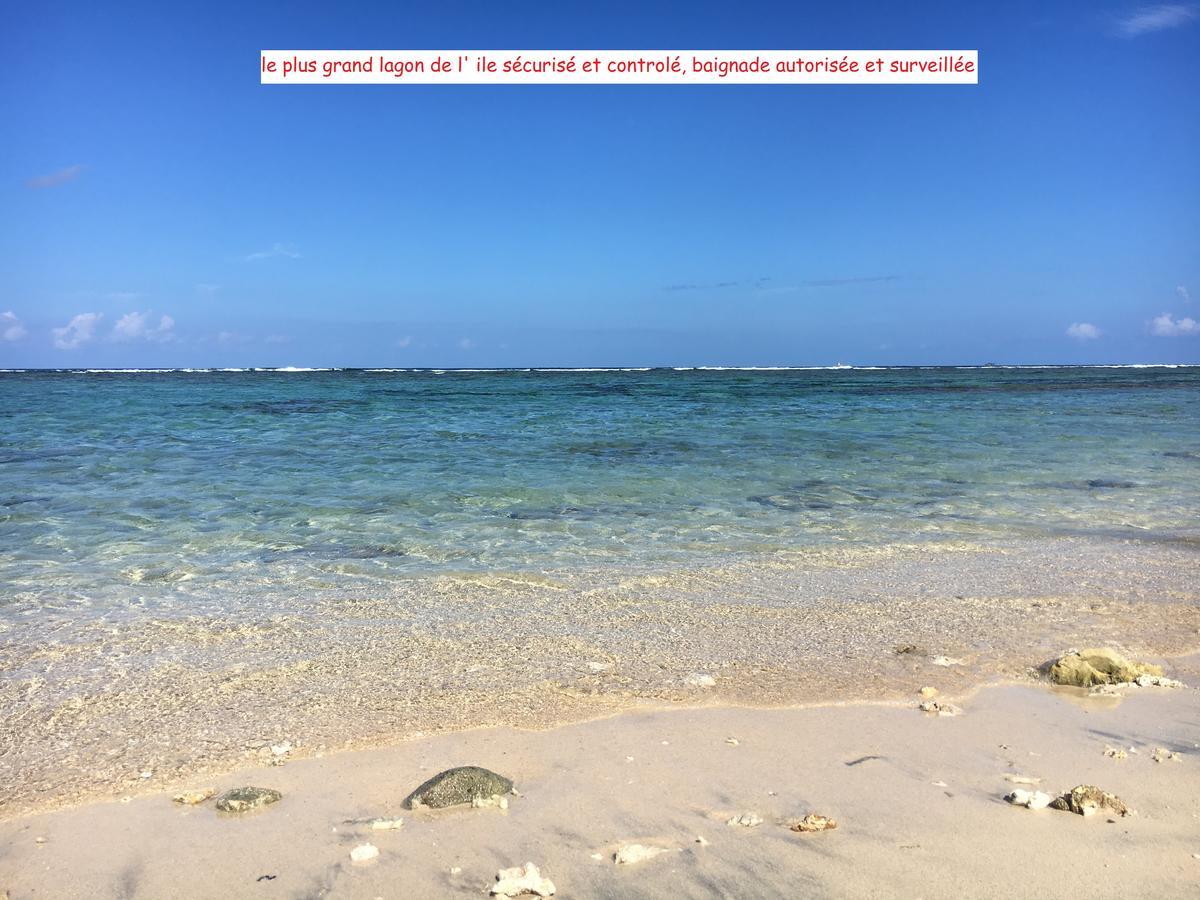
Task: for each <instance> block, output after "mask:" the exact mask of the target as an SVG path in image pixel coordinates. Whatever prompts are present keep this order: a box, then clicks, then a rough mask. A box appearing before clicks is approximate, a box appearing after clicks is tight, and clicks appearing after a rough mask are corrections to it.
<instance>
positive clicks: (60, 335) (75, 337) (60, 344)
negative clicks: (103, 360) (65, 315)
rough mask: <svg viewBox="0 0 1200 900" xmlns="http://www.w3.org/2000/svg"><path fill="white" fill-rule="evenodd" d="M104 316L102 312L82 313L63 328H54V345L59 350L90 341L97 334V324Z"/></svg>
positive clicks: (72, 347)
mask: <svg viewBox="0 0 1200 900" xmlns="http://www.w3.org/2000/svg"><path fill="white" fill-rule="evenodd" d="M102 318H104V316H103V315H102V314H100V313H94V312H86V313H80V314H79V315H77V316H75V317H74V318H72V319H71V321H70V322H68V323H67V324H66V325H64V326H63V327H62V328H55V329H53V331H52V334H53V335H54V346H55V347H57V348H58V349H59V350H74V349H76V348H77V347H82V346H83V345H84V344H86V343H89V342H90V341H91V340H92V339H93V338H94V337H95V336H96V326H97V325H98V324H99V323H100V320H101V319H102Z"/></svg>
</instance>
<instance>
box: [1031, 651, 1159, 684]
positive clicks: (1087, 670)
mask: <svg viewBox="0 0 1200 900" xmlns="http://www.w3.org/2000/svg"><path fill="white" fill-rule="evenodd" d="M1162 673H1163V670H1162V667H1161V666H1153V665H1149V664H1148V663H1136V662H1131V661H1129V660H1128V659H1126V658H1125V657H1124V656H1122V655H1121V654H1120V653H1118V652H1117V651H1116V650H1109V649H1107V648H1095V647H1093V648H1091V649H1088V650H1080V651H1079V652H1078V653H1068V654H1067V655H1066V656H1064V657H1063V658H1062V659H1060V660H1059V661H1058V662H1056V663H1055V664H1054V665H1052V666H1051V667H1050V680H1051V681H1053V682H1054V683H1056V684H1071V685H1075V686H1076V687H1091V686H1093V685H1096V684H1121V683H1124V682H1130V681H1137V679H1138V678H1139V677H1140V676H1142V675H1159V676H1161V675H1162Z"/></svg>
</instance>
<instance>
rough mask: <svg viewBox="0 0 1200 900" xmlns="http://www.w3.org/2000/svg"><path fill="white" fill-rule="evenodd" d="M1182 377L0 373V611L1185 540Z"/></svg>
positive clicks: (1193, 472) (1190, 505) (1186, 435)
mask: <svg viewBox="0 0 1200 900" xmlns="http://www.w3.org/2000/svg"><path fill="white" fill-rule="evenodd" d="M1198 398H1200V368H1166V367H1164V368H1021V369H1009V368H974V369H966V368H961V369H951V368H935V369H883V370H878V369H876V370H862V369H853V370H845V369H839V370H770V371H746V370H732V371H731V370H720V371H709V370H688V371H678V370H636V371H635V370H621V371H616V370H606V371H536V370H535V371H473V372H462V371H447V372H433V371H395V370H388V371H382V370H353V371H351V370H347V371H302V372H296V371H234V372H218V371H201V372H136V373H122V372H81V371H56V372H5V373H0V615H3V616H18V615H28V614H30V613H31V612H33V611H36V610H46V609H56V610H62V611H70V610H74V611H79V612H86V611H89V610H90V611H92V613H95V612H97V611H103V612H104V613H105V614H107V613H109V612H111V611H113V610H117V609H131V610H137V609H139V608H146V607H154V608H181V609H186V608H188V606H189V604H220V603H225V602H233V600H232V598H243V599H246V598H249V599H248V602H253V603H255V604H260V605H262V606H263V607H286V606H288V605H289V604H296V603H303V602H304V598H305V597H310V596H312V594H313V592H322V591H334V592H341V593H346V592H350V593H356V594H363V595H375V594H382V593H385V592H386V591H387V590H388V586H389V583H394V581H395V580H396V579H403V578H409V577H411V576H414V575H420V574H427V573H431V572H434V573H436V572H461V571H464V570H468V571H469V570H484V569H489V570H496V569H499V570H505V571H514V570H515V571H529V570H549V569H562V568H572V567H598V566H610V565H618V566H630V567H637V568H646V567H651V568H653V567H681V566H683V567H686V566H692V565H703V564H706V563H708V562H710V561H713V560H717V559H724V558H727V557H729V556H731V555H745V554H756V553H758V554H761V553H772V552H776V551H780V550H796V549H803V548H805V547H819V546H824V545H829V544H853V545H872V544H883V543H888V542H894V541H905V542H911V541H914V540H916V541H924V540H929V541H938V540H948V539H949V540H961V539H966V540H978V541H991V540H1002V539H1007V538H1029V537H1034V538H1037V537H1043V536H1055V535H1064V534H1096V535H1112V536H1126V537H1127V536H1137V537H1143V538H1146V539H1150V540H1167V541H1182V542H1185V543H1187V542H1197V541H1200V412H1198V410H1197V399H1198Z"/></svg>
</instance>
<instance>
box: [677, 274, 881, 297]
mask: <svg viewBox="0 0 1200 900" xmlns="http://www.w3.org/2000/svg"><path fill="white" fill-rule="evenodd" d="M900 277H901V276H899V275H865V276H855V277H852V278H811V279H808V280H806V281H798V282H796V283H795V284H782V285H772V284H771V279H770V278H750V279H743V280H741V281H712V282H690V281H689V282H684V283H682V284H668V285H664V286H663V290H664V291H717V290H725V289H728V288H748V289H750V290H755V291H764V292H768V293H773V294H777V293H783V292H786V291H798V290H800V289H801V288H827V287H841V286H842V285H846V284H875V283H879V282H883V281H896V280H898V279H899V278H900Z"/></svg>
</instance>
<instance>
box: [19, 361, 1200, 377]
mask: <svg viewBox="0 0 1200 900" xmlns="http://www.w3.org/2000/svg"><path fill="white" fill-rule="evenodd" d="M1190 368H1200V363H1165V362H1153V363H899V364H893V365H852V364H848V363H845V364H843V363H838V364H836V365H831V366H765V365H748V366H718V365H694V366H667V365H662V366H533V365H527V366H20V367H12V368H0V374H21V373H37V372H62V373H83V374H89V373H91V374H122V373H125V374H139V373H143V374H172V373H174V374H189V373H191V374H199V373H218V372H224V373H229V374H234V373H239V372H276V373H283V374H289V373H290V374H302V373H306V372H383V373H387V372H394V373H400V372H410V373H416V372H428V373H448V372H458V373H466V374H469V373H484V372H518V373H531V372H543V373H553V372H564V373H565V372H672V371H673V372H827V371H832V372H839V371H840V372H845V371H887V370H895V369H1190Z"/></svg>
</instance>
